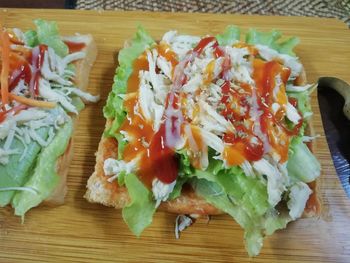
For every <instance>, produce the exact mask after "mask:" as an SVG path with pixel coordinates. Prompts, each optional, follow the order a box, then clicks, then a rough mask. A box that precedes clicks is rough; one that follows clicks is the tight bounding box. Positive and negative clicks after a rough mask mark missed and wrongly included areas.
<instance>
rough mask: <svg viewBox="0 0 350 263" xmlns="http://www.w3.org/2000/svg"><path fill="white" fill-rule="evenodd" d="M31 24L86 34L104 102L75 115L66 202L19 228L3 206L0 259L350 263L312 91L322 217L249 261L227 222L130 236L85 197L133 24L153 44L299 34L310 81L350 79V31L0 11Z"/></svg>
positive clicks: (252, 20) (336, 25)
mask: <svg viewBox="0 0 350 263" xmlns="http://www.w3.org/2000/svg"><path fill="white" fill-rule="evenodd" d="M39 17H40V18H44V19H50V20H55V21H57V22H58V24H59V28H60V31H61V32H62V34H73V33H75V32H79V33H82V34H85V33H91V34H92V35H93V36H94V37H95V39H96V42H97V45H98V49H99V55H98V58H97V61H96V64H95V66H94V68H93V71H92V73H91V78H90V79H91V82H90V87H89V91H90V92H92V93H93V94H96V93H100V94H101V96H102V101H101V102H100V103H98V104H97V105H90V106H88V107H87V109H85V110H84V111H83V113H82V114H81V117H80V120H79V125H78V126H77V129H76V132H75V155H74V160H73V162H72V164H71V166H70V172H69V179H68V185H69V192H68V195H67V198H66V203H65V205H63V206H59V207H43V206H41V207H39V208H35V209H33V210H31V211H30V212H29V213H28V214H27V215H26V217H25V220H24V224H21V219H20V218H18V217H15V216H13V214H12V210H11V209H10V208H2V209H1V208H0V262H21V261H33V262H39V261H42V262H68V261H76V262H96V261H99V262H115V261H119V262H141V261H143V262H350V223H349V222H350V221H349V220H350V200H348V199H346V197H345V194H344V192H343V190H342V189H341V187H340V184H339V182H338V179H337V176H336V174H335V170H334V167H333V163H332V160H331V157H330V154H329V150H328V146H327V143H326V140H325V136H324V132H323V128H322V123H321V118H320V113H319V110H318V104H317V97H316V95H315V94H314V96H313V107H314V112H315V115H314V127H315V132H316V133H317V134H320V138H319V139H318V140H317V150H316V155H317V157H318V158H319V160H321V163H322V168H323V174H322V189H321V191H322V196H323V198H324V205H325V209H326V210H327V212H326V213H325V216H323V217H322V218H320V219H301V220H299V221H297V222H294V223H291V224H290V225H289V226H288V229H287V230H282V231H279V232H278V233H276V234H275V235H273V236H271V237H268V238H266V240H265V244H264V248H263V249H262V251H261V254H260V256H259V257H256V258H249V257H248V256H247V253H246V251H245V249H244V246H243V231H242V230H241V229H240V228H239V226H238V225H237V224H236V223H235V222H234V221H233V220H232V219H231V218H230V217H229V216H215V217H213V218H212V219H211V220H210V222H207V221H206V220H199V221H198V222H197V223H196V224H195V225H193V226H192V227H190V228H189V229H187V230H186V231H185V232H183V233H182V235H181V238H180V239H179V240H176V239H175V237H174V220H175V215H171V214H167V213H161V212H158V213H157V214H156V215H155V217H154V222H153V224H152V226H151V227H149V228H148V229H147V230H146V231H145V232H144V233H143V235H142V237H141V238H136V237H134V236H133V235H132V234H131V233H130V231H129V230H128V228H127V227H126V225H125V224H124V222H123V220H122V218H121V213H120V211H117V210H114V209H112V208H107V207H103V206H101V205H97V204H89V203H87V202H86V201H85V200H84V199H83V195H84V192H85V184H86V181H87V179H88V177H89V176H90V174H91V173H92V171H93V169H94V163H95V158H94V153H95V151H96V149H97V145H98V142H99V139H100V136H101V133H102V131H103V127H104V123H105V120H104V119H103V117H102V107H103V105H104V103H105V99H106V97H107V94H108V92H109V91H110V88H111V85H112V79H113V75H114V70H115V67H116V55H117V51H118V50H119V49H120V48H121V47H122V46H123V44H124V41H125V40H126V39H129V38H131V37H132V36H133V34H134V32H135V28H136V26H137V25H139V24H142V25H143V26H144V27H146V28H147V30H148V31H149V32H150V33H151V34H152V36H153V37H154V38H156V39H159V38H160V37H161V36H162V34H163V33H164V32H165V31H167V30H170V29H178V31H180V32H181V33H187V34H198V35H203V34H216V33H218V32H222V30H223V29H224V28H225V27H226V25H228V24H236V25H239V26H242V27H243V28H244V29H247V28H248V27H256V28H259V29H263V30H269V29H271V28H278V29H280V30H281V31H283V32H284V33H285V34H287V35H293V36H294V35H295V36H299V37H300V39H301V44H300V45H299V46H298V47H297V50H296V51H297V54H298V55H299V56H300V58H301V60H302V61H303V63H304V65H305V68H306V72H307V74H308V79H309V81H310V82H316V81H317V79H318V78H319V77H320V76H326V75H327V76H335V77H339V78H342V79H344V80H345V81H347V82H350V32H349V30H348V29H347V27H346V25H345V24H343V23H342V22H340V21H337V20H335V19H319V18H300V17H298V18H295V17H268V16H236V15H214V14H170V13H142V12H105V11H63V10H21V9H13V10H0V22H1V23H2V24H3V25H4V26H6V27H19V28H22V29H24V30H26V29H29V28H32V27H33V24H32V22H31V21H32V20H33V19H35V18H39ZM0 176H1V175H0ZM0 180H1V178H0Z"/></svg>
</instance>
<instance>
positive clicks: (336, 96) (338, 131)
mask: <svg viewBox="0 0 350 263" xmlns="http://www.w3.org/2000/svg"><path fill="white" fill-rule="evenodd" d="M349 101H350V85H349V84H347V83H346V82H345V81H343V80H341V79H338V78H333V77H322V78H320V79H319V80H318V102H319V106H320V111H321V116H322V122H323V127H324V130H325V134H326V138H327V142H328V145H329V149H330V152H331V155H332V159H333V163H334V166H335V169H336V171H337V175H338V177H339V179H340V182H341V184H342V186H343V188H344V190H345V192H346V194H347V196H348V197H349V198H350V165H349V164H350V120H349V119H347V117H348V118H350V114H349V112H350V111H349V110H350V109H349V108H350V103H349ZM344 102H345V105H344ZM343 105H344V107H343ZM346 116H347V117H346Z"/></svg>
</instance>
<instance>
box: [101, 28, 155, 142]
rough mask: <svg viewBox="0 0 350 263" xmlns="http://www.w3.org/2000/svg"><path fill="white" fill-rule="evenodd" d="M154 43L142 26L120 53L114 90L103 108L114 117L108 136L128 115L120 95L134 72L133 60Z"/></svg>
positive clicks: (104, 111) (112, 134) (107, 132)
mask: <svg viewBox="0 0 350 263" xmlns="http://www.w3.org/2000/svg"><path fill="white" fill-rule="evenodd" d="M153 43H154V40H153V39H152V38H151V36H150V35H148V33H147V32H146V31H145V30H144V28H142V27H138V30H137V32H136V35H135V37H134V38H133V39H132V41H131V42H130V45H129V46H128V47H125V48H123V49H122V50H120V52H119V55H118V62H119V67H118V68H117V70H116V72H115V76H114V84H113V86H112V91H111V92H110V93H109V95H108V99H107V103H106V105H105V106H104V108H103V113H104V116H105V118H106V119H113V124H112V127H111V128H110V129H109V130H107V131H106V132H105V135H107V136H115V132H116V130H118V128H119V127H120V125H121V124H122V123H123V121H124V120H125V117H126V111H125V109H124V105H123V103H124V101H123V99H122V98H121V97H120V96H119V95H120V94H125V93H126V89H127V83H128V79H129V77H130V75H131V73H132V68H133V62H134V61H135V59H136V58H138V56H140V55H141V54H142V53H143V52H144V51H145V49H146V48H147V47H149V46H150V45H151V44H153Z"/></svg>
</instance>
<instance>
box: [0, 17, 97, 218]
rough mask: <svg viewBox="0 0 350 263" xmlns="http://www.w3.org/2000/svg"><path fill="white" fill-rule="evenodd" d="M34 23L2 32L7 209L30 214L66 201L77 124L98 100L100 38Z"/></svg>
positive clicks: (0, 139)
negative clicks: (91, 81)
mask: <svg viewBox="0 0 350 263" xmlns="http://www.w3.org/2000/svg"><path fill="white" fill-rule="evenodd" d="M34 23H35V25H36V30H29V31H27V32H23V31H21V30H20V29H18V28H13V29H9V28H2V27H1V32H0V53H1V63H0V69H1V103H0V206H2V207H3V206H6V205H9V204H10V205H11V206H12V207H13V208H14V212H15V214H16V215H18V216H22V217H23V216H24V214H25V213H26V212H27V211H28V210H29V209H31V208H32V207H35V206H37V205H39V204H40V203H42V202H44V201H45V202H49V203H58V204H59V203H62V202H63V199H64V196H65V194H66V191H67V188H66V176H67V172H68V166H69V162H70V160H71V157H72V148H73V146H72V134H73V126H74V120H75V119H76V116H77V115H78V113H79V112H80V111H81V110H82V109H83V108H84V102H96V101H97V100H98V97H95V96H92V95H90V94H88V93H86V92H84V91H83V90H84V89H85V88H86V86H87V83H88V82H87V80H88V76H89V72H90V68H91V66H92V64H93V62H94V61H95V58H96V52H97V51H96V46H95V43H94V41H93V39H92V37H91V36H90V35H76V36H71V37H61V36H60V35H59V32H58V29H57V25H56V23H55V22H48V21H44V20H40V19H38V20H35V21H34Z"/></svg>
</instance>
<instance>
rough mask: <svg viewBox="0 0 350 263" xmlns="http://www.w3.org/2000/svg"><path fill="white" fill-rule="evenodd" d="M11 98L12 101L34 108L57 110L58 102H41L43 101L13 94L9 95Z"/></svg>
mask: <svg viewBox="0 0 350 263" xmlns="http://www.w3.org/2000/svg"><path fill="white" fill-rule="evenodd" d="M9 97H10V99H12V100H15V101H17V102H20V103H22V104H25V105H28V106H32V107H40V108H55V107H56V105H57V103H56V102H50V101H41V100H34V99H30V98H26V97H22V96H17V95H15V94H13V93H9Z"/></svg>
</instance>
